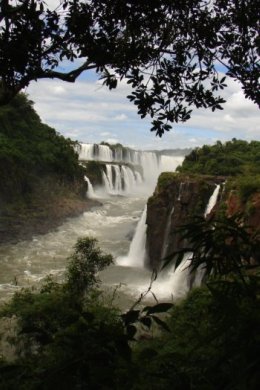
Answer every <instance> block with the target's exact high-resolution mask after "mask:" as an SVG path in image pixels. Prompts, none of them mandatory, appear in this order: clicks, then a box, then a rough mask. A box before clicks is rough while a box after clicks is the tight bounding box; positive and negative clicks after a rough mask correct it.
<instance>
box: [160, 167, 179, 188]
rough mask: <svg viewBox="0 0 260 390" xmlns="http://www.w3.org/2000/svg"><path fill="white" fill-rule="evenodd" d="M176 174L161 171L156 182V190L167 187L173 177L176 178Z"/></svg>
mask: <svg viewBox="0 0 260 390" xmlns="http://www.w3.org/2000/svg"><path fill="white" fill-rule="evenodd" d="M177 177H178V176H177V174H176V173H174V172H163V173H161V174H160V176H159V178H158V182H157V189H158V191H159V192H160V191H162V190H163V188H165V187H167V185H169V184H170V183H172V181H173V180H174V179H176V178H177Z"/></svg>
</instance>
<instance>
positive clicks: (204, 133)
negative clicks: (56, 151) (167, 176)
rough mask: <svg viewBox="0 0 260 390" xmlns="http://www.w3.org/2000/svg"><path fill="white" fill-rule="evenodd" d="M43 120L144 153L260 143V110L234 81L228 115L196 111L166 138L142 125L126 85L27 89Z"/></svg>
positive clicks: (43, 84) (45, 84) (55, 84)
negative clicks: (220, 143) (240, 140)
mask: <svg viewBox="0 0 260 390" xmlns="http://www.w3.org/2000/svg"><path fill="white" fill-rule="evenodd" d="M27 92H28V93H29V94H30V98H31V99H32V100H34V101H35V103H36V104H35V108H36V110H37V112H38V113H39V115H40V116H41V118H42V120H43V121H44V122H46V123H48V124H49V125H51V126H53V127H54V128H56V129H57V130H58V131H59V132H60V133H62V134H64V135H65V136H69V137H71V138H73V139H78V140H80V141H84V142H100V141H103V140H104V138H105V137H107V141H108V140H110V141H111V140H112V142H113V141H114V142H121V143H123V144H126V145H130V144H131V145H136V147H137V148H139V149H155V148H156V149H164V148H168V149H169V148H177V147H183V148H185V147H194V146H199V145H202V144H204V143H207V144H210V143H214V142H215V141H216V140H217V139H219V140H222V141H225V140H227V139H231V138H233V137H236V138H244V139H248V140H249V139H258V140H260V125H259V123H260V121H259V117H260V116H259V110H258V108H257V107H256V105H254V104H253V103H252V102H251V101H249V100H247V99H245V97H244V95H243V93H242V91H241V89H240V87H239V84H237V83H236V82H234V81H229V88H228V89H226V90H225V91H224V97H225V98H226V100H227V103H226V104H225V105H224V110H222V111H215V112H211V111H210V110H205V109H201V110H194V111H193V113H192V117H191V119H190V120H189V121H188V122H186V123H184V124H177V125H174V126H173V128H174V130H172V131H170V132H169V133H166V134H165V135H164V136H163V137H162V138H159V137H155V134H154V133H151V132H150V131H149V128H150V121H149V119H145V120H141V119H140V118H139V117H138V115H137V113H136V107H135V106H134V105H133V104H131V103H130V102H128V100H127V99H126V95H128V94H129V92H130V87H129V85H128V84H127V83H126V82H125V81H124V82H122V83H120V84H119V87H118V88H117V89H116V90H113V91H109V90H108V88H106V87H103V86H101V82H100V81H94V82H90V81H84V80H82V79H81V80H78V81H76V83H75V84H69V83H64V82H60V81H57V80H40V81H38V82H33V83H31V85H30V87H29V88H28V89H27Z"/></svg>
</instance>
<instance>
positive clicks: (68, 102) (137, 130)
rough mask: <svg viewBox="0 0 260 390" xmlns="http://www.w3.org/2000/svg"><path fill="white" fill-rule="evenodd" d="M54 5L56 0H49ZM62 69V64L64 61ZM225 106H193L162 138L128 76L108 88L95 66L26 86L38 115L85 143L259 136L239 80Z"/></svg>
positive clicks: (178, 142) (255, 112)
mask: <svg viewBox="0 0 260 390" xmlns="http://www.w3.org/2000/svg"><path fill="white" fill-rule="evenodd" d="M48 3H49V4H51V5H52V7H54V6H55V4H57V3H59V1H58V0H48ZM64 70H66V64H65V65H64ZM227 84H228V88H226V89H225V90H224V93H223V97H224V98H225V99H226V100H227V102H226V103H225V104H224V110H222V111H219V110H218V111H215V112H212V111H211V110H205V109H196V110H194V111H193V113H192V117H191V119H190V120H189V121H187V122H185V123H183V124H177V125H175V124H174V125H173V129H172V130H170V131H169V132H168V133H165V134H164V135H163V136H162V138H159V137H158V136H157V137H156V136H155V133H154V132H151V131H150V128H151V122H150V118H148V117H147V118H145V119H141V118H140V117H139V116H138V115H137V110H136V107H135V106H134V105H133V104H132V103H130V102H129V101H128V100H127V98H126V96H127V95H128V94H129V93H130V92H131V89H130V87H129V86H128V85H127V84H126V82H122V83H120V84H119V87H118V88H117V89H116V90H112V91H109V89H108V88H107V87H105V86H102V83H101V82H100V81H98V80H97V77H96V75H95V72H94V71H87V72H85V73H84V74H83V75H82V76H80V78H79V79H78V80H77V81H76V82H75V83H74V84H70V83H66V82H63V81H59V80H47V79H46V80H39V81H37V82H31V84H30V85H29V87H28V88H27V89H26V91H25V92H26V93H28V94H29V97H30V99H31V100H33V101H34V102H35V109H36V111H37V112H38V114H39V115H40V117H41V119H42V121H43V122H44V123H47V124H48V125H50V126H52V127H54V128H55V129H56V130H57V131H58V132H59V133H61V134H62V135H64V136H65V137H69V138H71V139H73V140H77V141H80V142H85V143H94V142H95V143H99V142H102V141H106V142H109V143H117V142H120V143H122V144H123V145H126V146H130V147H133V148H135V149H142V150H145V149H146V150H147V149H148V150H149V149H175V148H187V147H188V148H189V147H195V146H201V145H203V144H213V143H215V142H216V141H217V140H220V141H222V142H225V141H227V140H230V139H232V138H237V139H245V140H247V141H250V140H258V141H260V112H259V109H258V107H257V105H255V104H254V103H253V102H251V101H250V100H248V99H245V97H244V95H243V92H242V90H241V88H240V85H239V83H237V82H235V81H234V80H229V81H228V83H227Z"/></svg>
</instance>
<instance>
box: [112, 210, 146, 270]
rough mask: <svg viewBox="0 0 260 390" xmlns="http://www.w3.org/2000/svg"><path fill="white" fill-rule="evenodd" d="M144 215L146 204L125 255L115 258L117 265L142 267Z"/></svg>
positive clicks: (144, 236)
mask: <svg viewBox="0 0 260 390" xmlns="http://www.w3.org/2000/svg"><path fill="white" fill-rule="evenodd" d="M146 216H147V205H145V208H144V210H143V212H142V215H141V218H140V219H139V222H138V224H137V226H136V230H135V234H134V237H133V239H132V242H131V244H130V247H129V252H128V255H127V256H124V257H121V258H118V259H117V263H118V265H121V266H129V267H144V263H145V257H146V250H145V245H146V229H147V225H146Z"/></svg>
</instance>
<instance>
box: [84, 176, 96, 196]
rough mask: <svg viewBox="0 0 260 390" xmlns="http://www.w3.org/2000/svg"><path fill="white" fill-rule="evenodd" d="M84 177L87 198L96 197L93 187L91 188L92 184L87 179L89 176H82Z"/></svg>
mask: <svg viewBox="0 0 260 390" xmlns="http://www.w3.org/2000/svg"><path fill="white" fill-rule="evenodd" d="M84 179H85V180H86V182H87V183H88V191H87V196H88V198H90V199H95V198H96V194H95V191H94V188H93V186H92V184H91V181H90V180H89V178H88V177H87V176H84Z"/></svg>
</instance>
